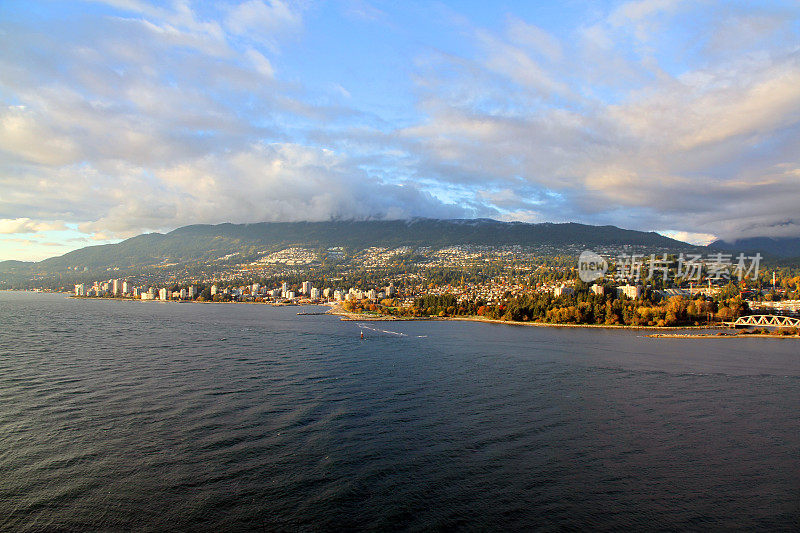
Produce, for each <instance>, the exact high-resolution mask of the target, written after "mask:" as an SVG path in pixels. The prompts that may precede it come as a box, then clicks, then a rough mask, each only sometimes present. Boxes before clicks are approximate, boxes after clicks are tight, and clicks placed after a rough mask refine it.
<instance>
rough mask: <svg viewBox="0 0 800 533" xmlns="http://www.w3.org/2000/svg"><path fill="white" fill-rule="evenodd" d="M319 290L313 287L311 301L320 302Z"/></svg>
mask: <svg viewBox="0 0 800 533" xmlns="http://www.w3.org/2000/svg"><path fill="white" fill-rule="evenodd" d="M319 296H320V293H319V289H318V288H316V287H311V299H312V300H319Z"/></svg>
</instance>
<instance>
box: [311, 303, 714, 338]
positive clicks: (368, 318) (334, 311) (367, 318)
mask: <svg viewBox="0 0 800 533" xmlns="http://www.w3.org/2000/svg"><path fill="white" fill-rule="evenodd" d="M320 305H329V306H330V307H331V310H330V311H328V312H327V313H325V314H330V315H335V316H338V317H339V318H340V320H342V321H348V322H352V321H356V322H403V321H411V320H429V321H436V320H442V321H461V322H480V323H484V324H504V325H507V326H530V327H543V328H594V329H631V330H642V329H652V330H664V331H676V330H685V329H728V328H724V327H723V326H716V325H715V326H626V325H624V324H561V323H553V322H519V321H513V320H494V319H490V318H483V317H479V316H441V317H440V316H428V317H396V316H391V315H389V316H386V315H383V316H380V315H378V316H376V315H364V314H359V313H351V312H348V311H345V310H344V309H342V308H341V306H340V305H337V304H332V303H328V304H320Z"/></svg>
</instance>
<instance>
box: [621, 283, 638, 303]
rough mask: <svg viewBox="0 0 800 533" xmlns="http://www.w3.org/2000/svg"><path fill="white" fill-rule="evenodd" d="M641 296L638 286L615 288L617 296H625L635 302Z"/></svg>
mask: <svg viewBox="0 0 800 533" xmlns="http://www.w3.org/2000/svg"><path fill="white" fill-rule="evenodd" d="M641 295H642V288H641V287H640V286H639V285H623V286H622V287H617V296H627V297H628V298H630V299H631V300H635V299H637V298H639V297H640V296H641Z"/></svg>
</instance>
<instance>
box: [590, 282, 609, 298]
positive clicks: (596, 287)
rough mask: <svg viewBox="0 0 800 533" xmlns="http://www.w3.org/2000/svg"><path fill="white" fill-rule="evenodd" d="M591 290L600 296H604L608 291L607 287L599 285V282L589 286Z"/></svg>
mask: <svg viewBox="0 0 800 533" xmlns="http://www.w3.org/2000/svg"><path fill="white" fill-rule="evenodd" d="M589 290H590V291H592V292H593V293H594V294H596V295H598V296H602V295H603V294H605V292H606V291H605V287H603V286H602V285H598V284H597V283H595V284H594V285H592V286H591V287H589Z"/></svg>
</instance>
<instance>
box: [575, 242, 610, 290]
mask: <svg viewBox="0 0 800 533" xmlns="http://www.w3.org/2000/svg"><path fill="white" fill-rule="evenodd" d="M606 272H608V262H607V261H606V260H605V259H603V258H602V257H601V256H600V255H598V254H596V253H594V252H593V251H591V250H584V251H583V252H581V255H580V257H578V277H580V278H581V281H583V282H585V283H589V282H591V281H594V280H596V279H598V278H602V277H603V275H604V274H605V273H606Z"/></svg>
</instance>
